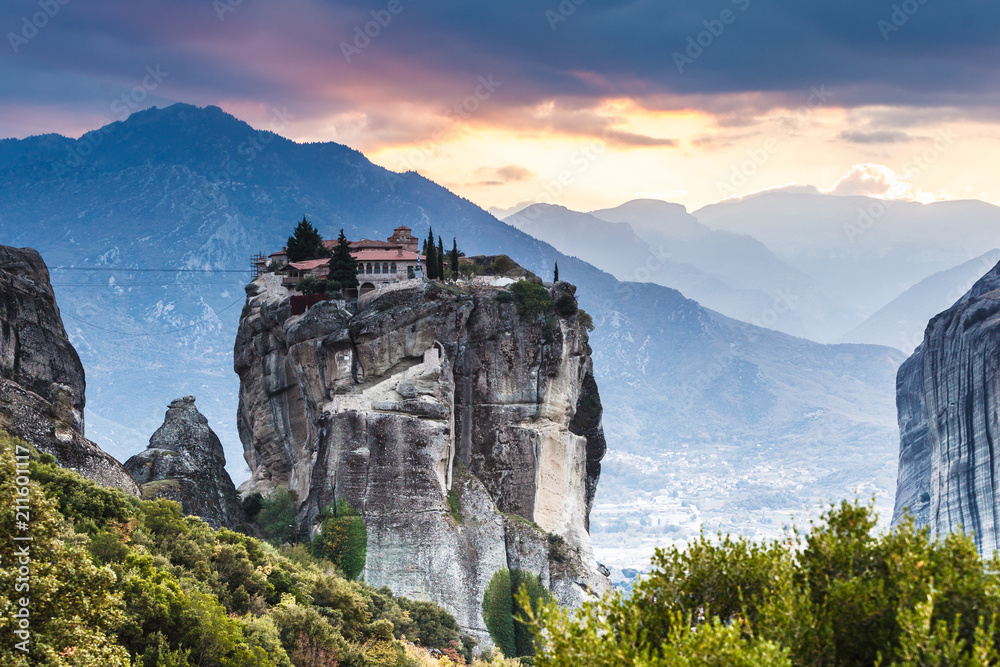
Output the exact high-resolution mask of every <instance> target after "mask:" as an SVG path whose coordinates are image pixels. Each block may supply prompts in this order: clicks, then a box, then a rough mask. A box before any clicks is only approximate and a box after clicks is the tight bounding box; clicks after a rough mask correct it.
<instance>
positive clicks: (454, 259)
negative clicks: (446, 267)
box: [448, 237, 458, 277]
mask: <svg viewBox="0 0 1000 667" xmlns="http://www.w3.org/2000/svg"><path fill="white" fill-rule="evenodd" d="M448 254H449V257H448V259H449V260H450V261H451V275H453V276H455V277H458V239H456V238H454V237H452V239H451V252H450V253H448Z"/></svg>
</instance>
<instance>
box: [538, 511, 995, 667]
mask: <svg viewBox="0 0 1000 667" xmlns="http://www.w3.org/2000/svg"><path fill="white" fill-rule="evenodd" d="M875 525H876V521H875V516H874V513H873V512H872V510H871V508H870V507H865V506H860V505H859V504H858V503H856V502H855V503H848V502H846V501H845V502H843V503H841V504H840V505H839V506H831V508H830V509H829V510H828V511H827V512H826V513H825V515H824V517H823V521H822V522H821V523H818V524H815V525H813V526H812V529H811V530H810V531H809V532H808V533H806V534H800V533H798V532H795V533H792V534H791V535H790V536H789V538H788V539H787V540H784V541H780V542H779V541H775V542H770V543H755V542H751V541H749V540H746V539H744V538H740V539H732V538H729V537H722V536H721V535H720V536H719V537H718V538H717V539H709V538H707V537H705V536H704V535H702V536H701V537H700V538H699V539H698V540H696V541H694V542H693V543H691V544H689V545H688V547H687V548H686V549H683V550H681V549H677V548H671V549H667V550H657V552H656V555H655V556H654V558H653V569H652V572H651V573H650V574H649V576H648V577H646V578H645V579H643V580H642V581H641V582H640V583H639V584H638V585H637V586H636V587H635V588H634V589H633V591H632V593H631V595H630V596H626V595H623V594H621V593H615V594H611V595H608V596H606V597H605V598H603V599H602V600H600V601H599V602H596V603H592V604H586V605H584V606H583V607H582V608H581V609H579V610H577V611H568V610H561V609H559V608H558V607H556V606H555V605H551V604H549V605H542V607H541V608H540V610H539V612H538V613H537V615H534V623H533V628H534V633H535V639H536V643H537V646H538V655H537V656H536V662H535V664H536V665H537V666H538V667H570V666H571V665H572V666H575V665H591V666H593V667H613V666H614V667H617V666H618V665H645V666H647V667H660V666H679V665H720V666H721V665H763V666H765V667H766V666H772V665H773V666H778V665H782V666H786V665H787V666H803V667H806V666H808V667H820V666H823V667H826V666H840V665H843V666H845V667H846V666H848V665H852V666H853V665H886V666H887V667H889V666H890V665H891V666H896V667H904V666H907V667H909V666H914V667H915V666H917V665H941V666H943V665H960V666H965V667H972V666H973V665H975V666H980V665H982V666H985V665H994V664H997V663H996V661H997V658H998V648H1000V626H998V621H1000V574H998V572H1000V560H998V559H997V558H994V559H993V560H992V561H990V562H989V563H984V562H983V561H982V560H981V559H980V558H979V555H978V553H977V551H976V548H975V545H974V543H973V542H972V540H971V539H970V538H969V537H967V536H963V535H948V536H946V537H943V538H942V539H941V540H934V539H932V538H931V537H930V533H929V530H928V529H927V528H924V529H920V530H918V529H916V528H915V527H914V524H913V522H912V520H910V521H907V522H904V523H903V524H901V525H900V526H897V527H896V528H895V529H894V530H893V531H892V532H889V533H885V534H882V535H881V536H876V535H875V534H874V528H875Z"/></svg>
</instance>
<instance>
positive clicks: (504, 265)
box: [490, 255, 517, 276]
mask: <svg viewBox="0 0 1000 667" xmlns="http://www.w3.org/2000/svg"><path fill="white" fill-rule="evenodd" d="M516 266H517V264H515V263H514V260H512V259H511V258H510V257H508V256H507V255H500V256H499V257H497V258H496V259H494V260H493V263H492V264H490V275H494V276H503V275H506V274H507V272H508V271H511V270H513V269H514V268H515V267H516Z"/></svg>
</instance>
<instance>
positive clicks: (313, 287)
mask: <svg viewBox="0 0 1000 667" xmlns="http://www.w3.org/2000/svg"><path fill="white" fill-rule="evenodd" d="M340 287H341V286H340V283H338V282H337V281H336V280H325V279H323V278H315V277H313V276H305V277H303V278H301V279H300V280H299V281H298V282H296V283H295V291H297V292H299V293H300V294H328V295H330V296H331V297H333V298H336V297H338V296H340Z"/></svg>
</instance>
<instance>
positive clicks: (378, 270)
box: [375, 262, 382, 273]
mask: <svg viewBox="0 0 1000 667" xmlns="http://www.w3.org/2000/svg"><path fill="white" fill-rule="evenodd" d="M381 269H382V267H381V266H380V265H379V263H378V262H375V273H381Z"/></svg>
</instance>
